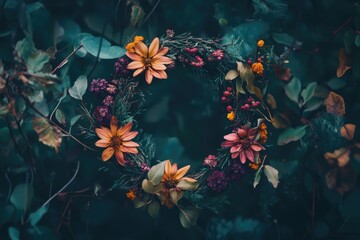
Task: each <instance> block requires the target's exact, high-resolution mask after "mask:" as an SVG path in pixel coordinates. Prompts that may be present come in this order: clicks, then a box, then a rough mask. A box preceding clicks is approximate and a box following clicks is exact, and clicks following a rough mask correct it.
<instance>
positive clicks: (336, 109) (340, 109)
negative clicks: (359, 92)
mask: <svg viewBox="0 0 360 240" xmlns="http://www.w3.org/2000/svg"><path fill="white" fill-rule="evenodd" d="M325 104H326V111H327V112H328V113H332V114H334V115H337V116H343V115H344V114H345V102H344V99H343V97H342V96H340V95H339V94H336V93H334V92H330V93H329V95H328V97H327V98H326V99H325Z"/></svg>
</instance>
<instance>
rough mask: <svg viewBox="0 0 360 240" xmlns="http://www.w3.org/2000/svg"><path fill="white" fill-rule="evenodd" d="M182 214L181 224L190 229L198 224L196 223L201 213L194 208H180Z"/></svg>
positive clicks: (180, 216)
mask: <svg viewBox="0 0 360 240" xmlns="http://www.w3.org/2000/svg"><path fill="white" fill-rule="evenodd" d="M179 210H180V214H179V218H180V222H181V225H182V226H183V227H184V228H190V227H191V226H194V225H195V224H196V221H197V219H198V217H199V211H198V210H197V209H196V208H194V207H188V208H184V207H179Z"/></svg>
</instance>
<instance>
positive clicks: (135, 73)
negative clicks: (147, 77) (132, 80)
mask: <svg viewBox="0 0 360 240" xmlns="http://www.w3.org/2000/svg"><path fill="white" fill-rule="evenodd" d="M144 70H145V67H142V68H139V69H137V70H136V71H135V72H134V73H133V77H136V76H137V75H139V74H140V73H142V72H143V71H144Z"/></svg>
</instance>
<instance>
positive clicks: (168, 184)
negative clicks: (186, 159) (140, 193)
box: [164, 180, 178, 189]
mask: <svg viewBox="0 0 360 240" xmlns="http://www.w3.org/2000/svg"><path fill="white" fill-rule="evenodd" d="M177 184H178V181H176V180H167V181H165V182H164V185H165V188H168V189H170V188H174V187H176V185H177Z"/></svg>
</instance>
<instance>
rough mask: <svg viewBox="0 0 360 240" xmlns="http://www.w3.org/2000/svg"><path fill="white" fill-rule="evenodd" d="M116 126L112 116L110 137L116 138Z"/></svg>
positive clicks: (115, 120)
mask: <svg viewBox="0 0 360 240" xmlns="http://www.w3.org/2000/svg"><path fill="white" fill-rule="evenodd" d="M117 126H118V121H117V119H116V117H115V116H112V117H111V121H110V130H111V135H112V136H116V131H117Z"/></svg>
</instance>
